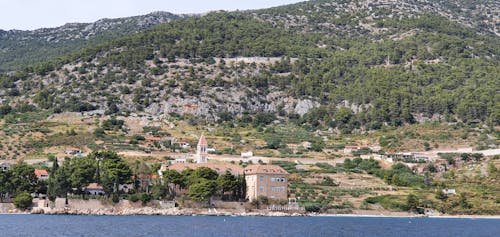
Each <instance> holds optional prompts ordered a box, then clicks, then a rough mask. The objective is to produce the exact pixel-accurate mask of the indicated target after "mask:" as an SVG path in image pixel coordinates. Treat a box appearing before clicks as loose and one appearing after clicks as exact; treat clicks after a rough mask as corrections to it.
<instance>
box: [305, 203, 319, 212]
mask: <svg viewBox="0 0 500 237" xmlns="http://www.w3.org/2000/svg"><path fill="white" fill-rule="evenodd" d="M304 208H305V210H306V211H307V212H320V211H321V206H320V205H319V204H317V203H309V204H307V205H305V207H304Z"/></svg>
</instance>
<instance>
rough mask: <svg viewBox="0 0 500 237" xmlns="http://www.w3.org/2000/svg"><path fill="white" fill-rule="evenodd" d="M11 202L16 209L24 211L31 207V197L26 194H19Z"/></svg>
mask: <svg viewBox="0 0 500 237" xmlns="http://www.w3.org/2000/svg"><path fill="white" fill-rule="evenodd" d="M13 202H14V205H15V206H16V207H17V208H19V209H21V210H26V209H28V208H29V207H31V205H33V197H31V195H30V194H29V193H28V192H21V193H19V194H18V195H17V196H16V197H15V198H14V200H13Z"/></svg>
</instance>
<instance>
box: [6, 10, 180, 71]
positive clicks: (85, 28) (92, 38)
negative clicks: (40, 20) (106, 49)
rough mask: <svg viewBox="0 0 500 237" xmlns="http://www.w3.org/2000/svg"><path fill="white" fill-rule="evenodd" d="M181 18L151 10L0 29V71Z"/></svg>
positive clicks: (54, 56) (51, 57)
mask: <svg viewBox="0 0 500 237" xmlns="http://www.w3.org/2000/svg"><path fill="white" fill-rule="evenodd" d="M184 17H187V16H186V15H175V14H172V13H168V12H153V13H150V14H147V15H143V16H134V17H125V18H117V19H101V20H99V21H96V22H93V23H68V24H65V25H63V26H60V27H56V28H43V29H38V30H33V31H22V30H10V31H3V30H0V72H1V71H10V70H16V69H20V68H22V67H23V66H26V65H29V64H34V63H38V62H40V61H45V60H51V59H55V58H58V57H61V56H64V55H66V54H69V53H72V52H75V51H78V50H80V49H82V48H84V47H88V46H91V45H95V44H99V43H102V42H106V41H110V40H114V39H117V38H119V37H122V36H125V35H128V34H132V33H137V32H140V31H143V30H145V29H148V28H151V27H153V26H156V25H159V24H162V23H167V22H170V21H172V20H177V19H181V18H184Z"/></svg>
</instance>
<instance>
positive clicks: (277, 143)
mask: <svg viewBox="0 0 500 237" xmlns="http://www.w3.org/2000/svg"><path fill="white" fill-rule="evenodd" d="M266 143H267V148H269V149H278V148H280V147H281V138H279V137H277V136H272V137H269V138H267V139H266Z"/></svg>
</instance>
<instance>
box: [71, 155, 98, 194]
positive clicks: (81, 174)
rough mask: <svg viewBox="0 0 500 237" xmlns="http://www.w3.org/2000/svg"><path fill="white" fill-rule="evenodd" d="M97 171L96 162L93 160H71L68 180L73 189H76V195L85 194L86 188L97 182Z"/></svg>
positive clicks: (87, 158) (85, 158)
mask: <svg viewBox="0 0 500 237" xmlns="http://www.w3.org/2000/svg"><path fill="white" fill-rule="evenodd" d="M96 169H97V164H96V160H94V159H92V158H89V157H84V158H80V159H73V160H71V163H69V165H68V167H67V170H68V174H69V175H68V176H69V177H68V178H69V182H70V184H71V187H72V188H75V190H76V193H78V194H81V193H84V188H85V187H87V186H88V185H89V184H90V183H93V182H95V173H96Z"/></svg>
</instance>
